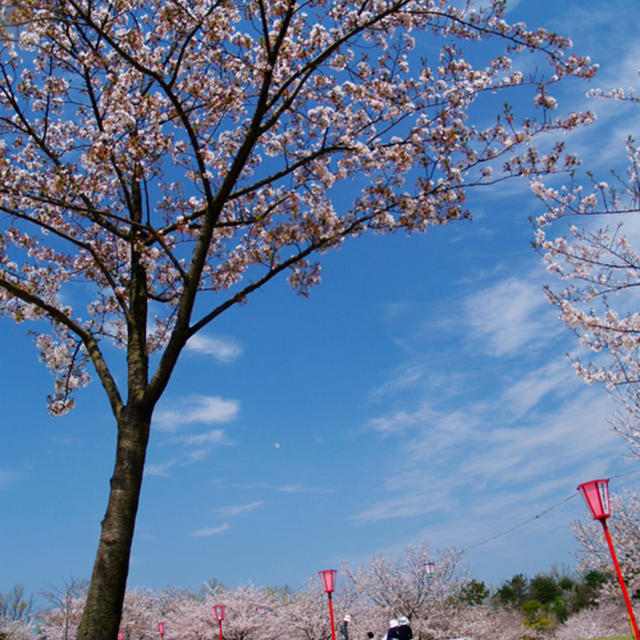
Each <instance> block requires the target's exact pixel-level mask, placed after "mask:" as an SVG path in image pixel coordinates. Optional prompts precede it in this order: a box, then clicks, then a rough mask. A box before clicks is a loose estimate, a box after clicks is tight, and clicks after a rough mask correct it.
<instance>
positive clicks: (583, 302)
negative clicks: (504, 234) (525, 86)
mask: <svg viewBox="0 0 640 640" xmlns="http://www.w3.org/2000/svg"><path fill="white" fill-rule="evenodd" d="M591 95H592V96H594V97H597V98H601V99H609V100H618V101H625V102H628V103H630V104H632V105H637V104H638V103H640V100H639V99H638V98H637V97H635V95H634V94H633V92H632V91H629V90H628V91H623V90H622V89H615V90H612V91H609V92H607V93H605V92H603V91H602V90H595V91H593V92H591ZM626 155H627V168H626V174H625V173H620V172H612V173H611V176H610V179H609V182H605V181H603V180H598V179H597V178H596V177H595V176H594V175H593V174H592V173H590V172H589V173H586V174H585V175H584V178H585V179H584V180H580V176H579V175H578V174H577V173H576V174H574V175H573V179H572V180H571V182H570V183H569V184H566V185H563V186H562V187H560V188H554V187H550V186H548V185H545V184H544V182H543V181H541V180H539V179H535V180H533V181H532V184H531V188H532V190H533V192H534V193H535V194H536V196H537V197H538V198H540V200H542V201H543V203H544V205H545V207H546V213H544V214H543V215H541V216H540V217H538V218H537V220H536V223H537V229H536V240H535V246H536V248H537V249H538V251H539V252H540V253H541V255H542V256H543V258H544V261H545V263H546V265H547V269H548V270H549V272H551V273H553V274H556V275H558V276H559V277H560V278H562V279H563V280H565V281H566V283H567V284H566V286H565V287H564V288H562V289H560V290H557V289H554V288H548V289H547V296H548V299H549V301H550V302H551V303H552V304H554V305H556V306H557V307H558V309H559V310H560V313H561V317H562V320H563V321H564V323H565V324H566V326H567V327H568V328H570V329H571V330H572V331H573V332H575V334H576V335H577V336H578V338H579V340H580V343H581V344H582V345H583V346H584V347H585V348H586V349H587V351H590V352H591V353H592V355H593V358H592V359H586V358H585V359H578V358H576V359H575V360H574V362H573V366H574V368H575V371H576V373H577V374H578V375H579V376H581V377H582V378H583V379H584V381H585V382H586V383H587V384H594V383H600V384H603V385H605V386H606V388H607V389H608V390H609V392H610V393H611V395H612V397H613V398H614V399H615V400H617V401H618V403H619V404H618V407H619V409H618V411H616V413H615V415H614V417H613V420H612V426H613V428H614V429H615V430H616V431H617V432H618V433H620V434H621V435H622V436H623V437H625V438H626V439H627V440H628V441H629V443H630V445H631V446H632V448H633V449H634V450H635V452H636V453H637V454H640V428H639V427H638V425H639V424H640V351H639V349H638V347H639V345H640V314H638V312H637V308H638V298H637V294H636V291H637V287H638V285H639V284H640V255H639V253H638V249H637V226H636V224H635V220H634V219H633V218H631V217H630V214H634V213H638V212H640V178H639V175H640V146H638V144H637V143H636V141H635V140H634V139H633V138H632V137H629V138H628V139H627V143H626ZM603 217H604V218H606V219H610V218H611V217H618V218H620V220H619V221H618V222H617V223H616V224H607V223H606V222H603V220H602V219H603ZM565 218H576V224H572V225H571V226H570V227H569V228H568V232H567V233H560V234H559V235H555V236H553V235H552V234H551V233H550V225H552V223H553V222H554V221H557V220H562V219H565ZM623 221H624V222H626V223H627V224H626V226H623ZM634 246H635V248H634Z"/></svg>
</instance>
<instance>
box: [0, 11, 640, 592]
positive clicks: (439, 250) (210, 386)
mask: <svg viewBox="0 0 640 640" xmlns="http://www.w3.org/2000/svg"><path fill="white" fill-rule="evenodd" d="M511 7H512V8H511V10H510V13H509V19H510V20H513V21H519V20H523V21H525V22H526V23H527V24H528V25H530V26H534V25H536V26H545V27H547V28H549V29H554V30H557V31H559V32H560V33H562V34H564V35H569V36H570V37H571V38H572V39H573V41H574V44H575V49H576V51H577V52H578V53H580V54H587V55H590V56H591V57H592V58H593V59H594V61H596V62H598V63H599V64H600V73H599V76H598V78H597V80H596V81H595V82H593V83H592V85H591V86H593V87H596V86H601V87H603V88H612V87H617V86H621V87H628V86H633V85H635V84H637V79H638V76H637V72H636V70H637V68H638V67H639V66H640V65H639V64H638V60H639V59H640V55H639V54H640V39H639V38H638V32H637V27H636V26H635V25H636V18H637V2H636V1H635V0H633V1H628V2H624V1H622V0H613V1H611V2H608V3H602V2H598V1H596V0H582V1H579V2H578V1H573V0H567V1H565V2H561V3H551V2H539V1H536V2H534V1H530V0H521V1H520V2H516V3H511ZM588 88H589V87H588V86H586V85H584V84H578V83H568V85H567V89H566V93H559V92H556V94H555V95H556V97H558V98H559V101H560V104H561V107H562V108H563V109H566V110H570V109H576V108H583V107H585V106H586V105H587V104H588V105H589V107H590V108H592V109H594V110H595V111H596V112H597V114H598V121H597V123H596V124H595V125H593V126H591V127H589V128H588V129H585V130H584V131H582V132H580V133H578V134H576V135H573V136H572V137H571V138H570V139H569V140H568V143H569V145H570V147H571V148H572V149H574V150H577V151H578V152H579V153H581V154H583V156H584V157H585V164H587V165H588V166H591V167H594V168H596V167H597V166H600V167H601V171H602V173H603V175H604V174H605V173H606V171H607V167H608V166H613V165H615V164H616V163H619V162H620V161H621V159H623V154H624V139H625V137H626V135H628V134H629V133H633V132H634V129H635V131H637V109H636V111H634V110H632V109H629V107H627V106H625V105H616V104H612V103H605V102H598V101H591V100H588V99H587V98H586V97H585V92H586V90H587V89H588ZM472 203H473V210H474V218H475V219H474V221H473V222H472V223H461V224H458V225H455V226H451V227H449V228H443V229H434V230H432V231H430V232H428V233H427V234H426V235H422V236H415V237H410V238H408V237H406V236H404V235H398V236H395V237H369V238H365V239H360V240H356V241H353V242H347V243H346V244H345V245H344V246H343V247H342V249H341V250H340V251H338V252H334V253H331V254H328V255H327V256H325V260H324V270H323V283H322V285H321V286H320V287H319V288H317V289H315V290H314V291H313V292H312V295H311V297H310V298H308V299H303V298H298V297H296V296H295V295H294V294H292V292H291V291H290V290H289V288H288V286H287V284H286V283H285V282H284V281H282V282H277V283H272V284H271V285H270V286H269V287H267V288H266V289H265V290H264V291H261V292H259V293H258V294H257V295H255V296H254V298H253V299H252V300H251V301H250V302H249V304H247V305H245V306H243V307H240V308H237V309H233V310H232V311H230V312H229V313H227V314H226V315H224V316H223V317H221V318H220V320H219V321H218V322H217V323H216V324H215V325H214V326H211V327H209V328H207V330H206V331H205V332H204V333H203V334H202V335H201V336H200V337H199V339H198V340H197V341H196V340H194V341H192V343H191V344H190V348H189V349H188V351H187V352H186V353H185V354H184V357H183V359H182V361H181V363H180V365H179V367H178V369H177V371H176V373H175V375H174V378H173V380H172V382H171V384H170V385H169V387H168V389H167V392H166V394H165V397H164V399H163V401H162V402H161V404H160V406H159V407H158V411H157V413H156V417H155V421H154V425H153V433H152V437H151V442H150V446H149V452H148V457H147V460H148V466H147V472H146V476H145V480H144V486H143V491H142V500H141V507H140V512H139V519H138V524H137V529H136V536H135V542H134V549H133V554H132V563H131V571H130V578H129V585H130V586H135V585H144V586H149V587H154V588H161V587H163V586H166V585H178V586H190V587H194V588H196V589H197V588H199V585H200V584H201V583H202V581H203V580H205V579H208V578H213V577H215V578H217V579H218V580H221V581H222V582H224V583H227V584H230V585H237V584H244V583H247V582H249V581H252V582H253V583H254V584H258V585H262V584H282V583H287V584H290V585H292V586H294V587H296V586H300V585H302V584H303V583H304V581H305V580H306V579H307V578H309V577H312V576H314V575H315V573H316V572H317V571H318V570H320V569H326V568H336V567H338V568H339V566H340V565H341V564H342V563H343V562H345V561H348V562H350V563H352V564H358V563H360V562H364V561H366V559H367V558H368V557H369V556H371V555H372V554H375V553H395V552H399V551H401V550H402V549H403V548H404V547H405V546H406V545H407V544H409V543H412V542H426V543H427V544H429V545H430V546H431V548H432V549H434V550H438V549H444V548H447V547H450V546H456V547H458V548H465V549H466V548H468V549H469V552H468V554H467V557H466V565H467V566H468V569H469V571H470V573H471V575H472V576H475V577H476V578H478V579H482V580H485V581H486V582H487V583H488V584H490V585H493V586H497V585H499V584H500V583H501V582H502V581H503V580H504V579H507V578H510V577H511V576H512V575H514V574H515V573H519V572H524V573H527V574H529V575H533V574H534V573H535V572H537V571H542V570H547V569H549V568H550V567H551V566H552V565H554V564H555V565H559V566H571V565H573V563H574V556H573V555H572V554H573V552H574V550H575V542H574V538H573V534H572V531H571V523H572V522H573V521H574V520H576V519H577V518H582V517H584V511H585V509H584V505H583V503H582V502H581V501H580V500H579V498H578V497H577V492H576V486H577V484H578V483H580V482H584V481H587V480H591V479H593V478H595V477H613V478H614V479H613V480H612V482H611V489H612V491H615V490H616V489H617V488H621V487H622V486H623V485H624V486H628V487H630V488H632V489H636V490H640V474H634V473H631V474H630V475H628V476H625V477H621V478H615V476H618V475H621V474H625V473H628V472H633V471H635V470H637V469H638V468H639V467H638V460H637V459H633V458H631V457H630V455H629V453H628V451H627V448H626V445H625V443H624V442H623V441H622V440H621V439H620V438H619V437H617V436H615V435H614V434H613V433H611V431H610V430H609V429H608V421H609V419H610V416H611V413H612V405H611V403H610V401H609V399H608V398H607V395H606V393H605V392H604V391H603V390H602V389H598V388H589V387H586V386H585V385H583V384H582V383H581V381H580V380H578V379H577V378H576V377H575V375H574V374H573V371H572V369H571V367H570V364H569V362H568V360H567V358H566V356H565V354H566V353H567V352H568V351H575V349H576V348H577V345H576V343H575V340H574V338H573V337H572V336H571V335H570V334H569V333H568V332H567V331H566V330H565V329H564V327H563V325H562V324H561V323H560V321H559V320H558V319H557V317H556V313H555V311H554V309H553V308H551V307H550V306H549V305H548V304H547V303H546V302H545V299H544V295H543V293H542V286H543V285H544V284H545V283H552V282H553V281H552V280H551V277H550V276H548V275H547V274H546V273H545V272H544V270H543V268H542V264H541V261H540V259H539V258H538V257H537V256H536V255H535V254H534V252H533V251H532V249H531V247H530V245H529V243H530V241H531V240H532V235H533V234H532V230H531V227H530V225H529V222H528V220H527V217H528V216H529V215H535V214H536V213H539V209H538V204H537V203H536V201H535V198H534V197H533V195H532V194H531V193H530V192H529V190H528V188H527V186H526V185H525V184H520V185H516V184H510V185H506V186H500V187H498V188H496V189H494V190H491V191H489V190H487V191H484V192H482V193H476V194H475V195H474V196H473V198H472ZM27 329H28V327H27V326H24V325H23V326H14V325H12V324H10V323H9V321H7V320H4V321H2V334H0V353H1V354H2V359H3V366H2V367H0V384H2V388H3V393H2V396H1V398H0V411H1V413H2V416H3V426H2V429H0V514H1V524H0V591H6V590H8V589H9V588H10V587H11V586H12V585H13V584H15V583H24V584H25V586H26V588H27V591H36V590H38V589H49V588H51V587H55V586H61V585H62V584H63V583H64V582H65V581H67V580H69V579H70V577H72V576H73V577H77V578H82V577H89V575H90V572H91V567H92V563H93V558H94V553H95V549H96V544H97V540H98V535H99V523H100V520H101V518H102V516H103V513H104V509H105V506H106V499H107V489H108V478H109V477H110V473H111V469H112V456H113V450H114V446H115V430H114V425H113V420H112V417H111V414H110V411H109V408H108V405H107V402H106V400H105V398H104V396H103V394H102V391H101V389H100V388H99V387H98V386H97V385H96V384H93V385H92V386H91V387H90V388H89V389H88V390H86V391H85V392H84V393H82V394H81V395H80V396H79V398H78V406H77V408H76V410H74V411H73V412H72V413H71V414H69V415H67V416H65V417H63V418H56V419H53V418H50V417H49V416H48V414H47V412H46V410H45V397H46V394H47V393H49V391H50V388H51V379H50V376H49V374H48V372H47V371H46V370H45V369H44V368H43V367H42V366H41V365H39V364H38V362H37V354H36V351H35V349H34V347H33V345H32V339H31V338H30V337H29V336H28V335H26V331H27ZM573 495H575V496H576V498H575V499H572V500H569V501H567V502H566V503H564V504H562V505H560V504H559V503H560V502H562V501H563V500H564V499H565V498H568V497H570V496H573ZM555 505H559V506H557V507H556V508H555V509H553V510H552V511H550V512H549V513H547V514H545V515H543V516H541V517H540V518H534V517H535V516H536V515H537V514H540V513H542V512H544V511H546V510H547V509H549V508H550V507H553V506H555ZM532 518H534V520H533V521H532V522H530V523H528V524H526V525H524V526H522V527H519V528H518V529H517V530H515V531H514V532H512V533H509V534H505V535H502V536H500V537H497V538H495V539H494V540H492V541H490V542H486V543H484V544H479V543H482V542H483V541H485V540H487V539H489V538H492V537H494V536H496V535H498V534H501V533H502V532H505V531H507V530H509V529H511V528H512V527H514V526H515V525H518V524H520V523H523V522H525V521H527V520H530V519H532Z"/></svg>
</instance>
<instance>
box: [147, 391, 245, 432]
mask: <svg viewBox="0 0 640 640" xmlns="http://www.w3.org/2000/svg"><path fill="white" fill-rule="evenodd" d="M239 412H240V402H239V401H238V400H227V399H224V398H220V397H219V396H202V395H195V394H194V395H191V396H189V397H187V398H180V399H178V400H175V401H173V403H172V404H171V406H163V407H162V408H160V409H158V410H157V411H156V412H155V414H154V416H153V426H154V427H155V428H156V429H159V430H160V431H166V432H170V433H173V432H175V431H177V430H178V429H179V428H180V427H182V426H184V425H186V424H191V423H197V422H199V423H203V424H214V423H226V422H231V421H232V420H234V419H235V418H236V417H237V416H238V414H239Z"/></svg>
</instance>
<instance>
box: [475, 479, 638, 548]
mask: <svg viewBox="0 0 640 640" xmlns="http://www.w3.org/2000/svg"><path fill="white" fill-rule="evenodd" d="M635 473H640V469H634V470H633V471H625V472H624V473H618V474H616V475H613V476H609V479H610V480H614V479H616V478H623V477H625V476H630V475H633V474H635ZM577 497H578V494H577V493H574V494H572V495H570V496H567V497H566V498H564V499H563V500H560V501H559V502H556V503H555V504H553V505H551V506H550V507H548V508H547V509H545V510H544V511H541V512H540V513H537V514H536V515H535V516H532V517H531V518H527V519H526V520H523V521H522V522H519V523H518V524H515V525H513V526H512V527H509V528H508V529H505V530H504V531H500V532H498V533H496V534H494V535H492V536H489V537H488V538H484V539H482V540H480V541H479V542H476V543H475V544H472V545H470V546H468V547H465V548H464V550H465V551H471V550H472V549H476V548H477V547H481V546H483V545H485V544H488V543H489V542H493V540H497V539H498V538H502V537H503V536H506V535H508V534H509V533H512V532H513V531H515V530H516V529H520V528H521V527H524V526H525V525H527V524H529V523H530V522H533V521H534V520H538V519H539V518H541V517H542V516H544V515H546V514H547V513H549V512H550V511H553V510H554V509H557V508H558V507H561V506H562V505H563V504H566V503H567V502H569V501H570V500H573V499H574V498H577Z"/></svg>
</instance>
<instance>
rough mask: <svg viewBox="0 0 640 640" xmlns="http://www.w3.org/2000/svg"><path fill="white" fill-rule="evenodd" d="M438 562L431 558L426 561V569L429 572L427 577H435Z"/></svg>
mask: <svg viewBox="0 0 640 640" xmlns="http://www.w3.org/2000/svg"><path fill="white" fill-rule="evenodd" d="M435 568H436V563H435V562H433V561H431V560H429V562H425V563H424V571H425V573H426V574H427V578H428V579H431V578H433V572H434V571H435Z"/></svg>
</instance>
